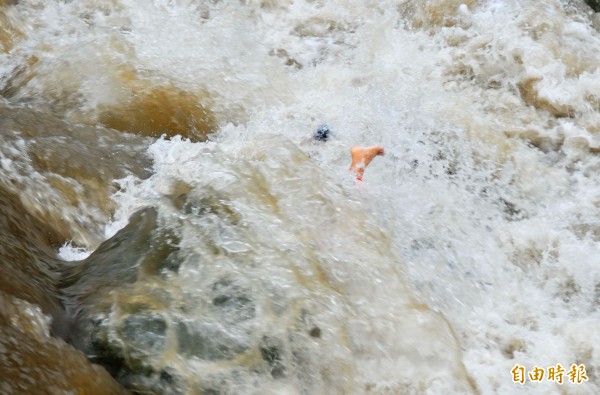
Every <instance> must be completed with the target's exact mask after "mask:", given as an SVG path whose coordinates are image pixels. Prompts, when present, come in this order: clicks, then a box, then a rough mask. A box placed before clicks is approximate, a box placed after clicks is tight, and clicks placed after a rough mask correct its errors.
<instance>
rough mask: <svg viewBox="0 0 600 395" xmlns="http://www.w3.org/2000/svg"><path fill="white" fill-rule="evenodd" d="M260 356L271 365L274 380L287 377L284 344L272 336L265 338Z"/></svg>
mask: <svg viewBox="0 0 600 395" xmlns="http://www.w3.org/2000/svg"><path fill="white" fill-rule="evenodd" d="M260 355H261V356H262V358H263V359H264V360H265V361H266V362H267V363H268V364H269V368H270V370H271V375H272V376H273V378H279V377H284V376H285V365H284V364H283V342H282V341H281V340H279V339H277V338H274V337H271V336H264V337H263V338H262V341H261V345H260Z"/></svg>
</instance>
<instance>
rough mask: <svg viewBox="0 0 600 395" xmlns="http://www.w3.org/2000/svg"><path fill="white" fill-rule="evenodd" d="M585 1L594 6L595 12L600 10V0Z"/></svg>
mask: <svg viewBox="0 0 600 395" xmlns="http://www.w3.org/2000/svg"><path fill="white" fill-rule="evenodd" d="M585 3H586V4H587V5H589V6H590V7H592V9H593V10H594V12H600V0H585Z"/></svg>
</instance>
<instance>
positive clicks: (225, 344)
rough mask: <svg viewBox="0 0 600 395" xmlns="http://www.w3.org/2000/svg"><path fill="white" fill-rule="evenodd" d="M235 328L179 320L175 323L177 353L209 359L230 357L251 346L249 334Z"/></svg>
mask: <svg viewBox="0 0 600 395" xmlns="http://www.w3.org/2000/svg"><path fill="white" fill-rule="evenodd" d="M235 329H237V328H225V327H224V326H222V325H219V324H217V323H214V324H212V323H204V322H201V323H198V322H194V321H180V322H178V323H177V340H178V341H179V353H180V354H182V355H187V356H195V357H198V358H200V359H206V360H210V361H216V360H222V359H231V358H233V357H235V356H236V355H238V354H241V353H243V352H245V351H247V350H248V349H249V348H250V346H251V338H250V334H249V333H245V332H244V331H241V330H235Z"/></svg>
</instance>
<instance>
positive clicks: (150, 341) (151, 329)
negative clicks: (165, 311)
mask: <svg viewBox="0 0 600 395" xmlns="http://www.w3.org/2000/svg"><path fill="white" fill-rule="evenodd" d="M166 331H167V322H166V321H165V318H164V317H163V316H162V314H149V315H132V316H129V317H127V318H125V319H124V320H123V324H122V326H121V327H120V328H119V334H120V335H121V337H122V339H123V340H124V341H125V342H126V345H127V347H128V348H130V349H131V353H132V354H141V355H140V356H145V355H158V354H160V353H161V352H162V350H163V348H164V346H165V342H166ZM142 350H143V351H142Z"/></svg>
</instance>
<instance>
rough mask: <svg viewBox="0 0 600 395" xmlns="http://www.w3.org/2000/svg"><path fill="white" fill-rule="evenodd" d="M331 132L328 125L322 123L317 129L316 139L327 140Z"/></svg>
mask: <svg viewBox="0 0 600 395" xmlns="http://www.w3.org/2000/svg"><path fill="white" fill-rule="evenodd" d="M330 134H331V129H329V126H328V125H325V124H323V125H321V126H319V128H318V129H317V133H315V137H314V138H315V140H317V141H327V139H329V135H330Z"/></svg>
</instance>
